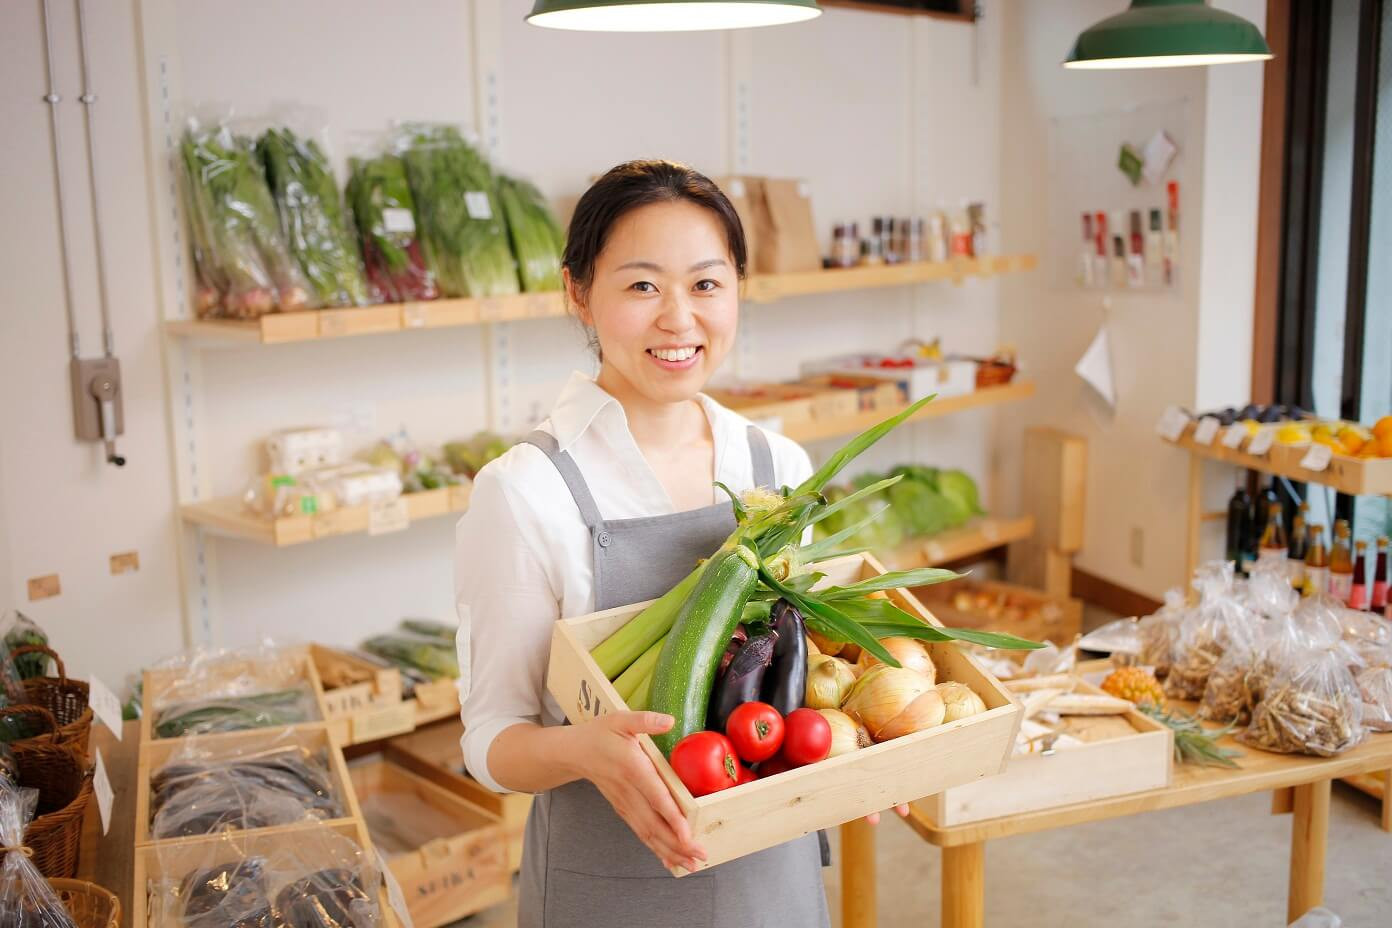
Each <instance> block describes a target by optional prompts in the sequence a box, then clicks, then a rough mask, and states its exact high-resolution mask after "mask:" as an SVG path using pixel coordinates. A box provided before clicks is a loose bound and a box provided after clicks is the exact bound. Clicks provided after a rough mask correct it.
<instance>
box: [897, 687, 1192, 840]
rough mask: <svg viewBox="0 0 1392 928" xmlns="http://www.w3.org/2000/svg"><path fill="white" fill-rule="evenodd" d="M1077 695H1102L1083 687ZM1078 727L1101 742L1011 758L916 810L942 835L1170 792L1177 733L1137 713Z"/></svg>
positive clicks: (1085, 722) (1091, 720)
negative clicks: (1000, 768) (972, 825)
mask: <svg viewBox="0 0 1392 928" xmlns="http://www.w3.org/2000/svg"><path fill="white" fill-rule="evenodd" d="M1078 692H1089V693H1101V692H1102V690H1100V689H1098V688H1097V687H1095V686H1092V685H1090V684H1087V683H1081V684H1080V685H1079V686H1078ZM1077 724H1078V726H1079V727H1078V729H1077V731H1078V732H1080V733H1082V732H1085V731H1088V732H1090V734H1091V735H1092V736H1093V737H1096V738H1097V739H1098V740H1095V741H1088V743H1086V744H1082V745H1078V746H1076V747H1069V748H1060V749H1058V750H1055V751H1054V752H1053V753H1052V754H1016V755H1014V756H1012V757H1011V758H1010V761H1009V763H1008V764H1007V765H1006V769H1005V772H1004V773H1002V774H1001V775H1000V776H998V777H992V778H991V779H990V780H988V781H985V782H978V783H967V784H964V785H962V786H954V787H952V788H950V789H946V790H943V791H942V792H941V793H939V794H938V795H936V796H930V797H929V798H927V799H925V800H923V801H922V802H920V803H918V804H917V805H918V807H919V808H920V809H922V810H926V811H927V813H928V815H929V816H930V817H931V818H932V820H933V822H934V824H936V825H938V826H939V827H944V828H946V827H949V826H953V825H965V824H967V823H969V822H979V821H983V820H985V819H991V818H999V817H1000V816H1003V815H1019V814H1023V813H1026V812H1037V811H1039V810H1041V809H1051V808H1054V807H1056V806H1066V805H1072V804H1073V803H1078V802H1091V801H1093V800H1098V799H1105V798H1108V797H1110V796H1123V795H1126V794H1127V793H1139V792H1143V791H1145V790H1151V789H1163V788H1164V787H1166V786H1169V785H1170V767H1171V757H1172V755H1173V752H1174V733H1173V732H1171V731H1170V729H1169V727H1168V726H1166V725H1162V724H1161V723H1159V722H1157V721H1155V720H1154V719H1152V718H1150V717H1149V716H1147V715H1145V714H1144V713H1141V712H1137V711H1135V710H1134V709H1133V710H1131V711H1130V712H1127V713H1126V714H1125V715H1123V716H1114V717H1101V718H1100V719H1099V718H1098V717H1092V718H1087V719H1082V718H1080V719H1078V720H1077ZM1109 725H1110V726H1113V727H1114V728H1115V729H1116V730H1115V731H1112V730H1110V729H1109V728H1108V726H1109Z"/></svg>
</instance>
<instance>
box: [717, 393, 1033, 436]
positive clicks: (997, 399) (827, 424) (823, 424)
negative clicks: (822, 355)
mask: <svg viewBox="0 0 1392 928" xmlns="http://www.w3.org/2000/svg"><path fill="white" fill-rule="evenodd" d="M1031 396H1034V382H1033V381H1030V380H1021V381H1015V382H1012V383H1008V384H1004V385H1002V386H999V387H982V388H980V389H979V390H975V391H973V392H971V393H964V394H962V395H961V396H945V397H942V398H941V399H936V400H933V402H931V403H929V404H928V405H927V406H925V407H923V408H922V409H920V410H919V411H918V412H916V413H914V414H913V416H912V417H911V418H910V419H909V420H908V421H909V422H918V421H921V420H923V419H936V418H938V417H940V416H950V415H952V414H954V413H959V412H967V411H969V410H972V409H981V408H984V407H987V406H999V405H1000V404H1002V403H1014V402H1018V401H1019V400H1023V399H1026V398H1028V397H1031ZM902 408H903V407H899V409H902ZM898 411H899V410H898V409H872V410H869V411H868V412H862V413H858V414H856V415H854V416H846V417H844V418H837V419H810V420H807V421H802V422H796V423H791V424H789V425H788V427H787V428H785V429H784V431H783V433H784V434H785V435H787V436H788V437H789V438H791V439H793V440H794V441H796V442H808V441H821V440H823V439H828V438H840V437H844V436H846V435H856V434H859V433H860V432H863V431H865V430H866V429H868V428H870V427H871V426H872V425H875V424H876V423H878V422H881V421H883V420H884V419H887V418H889V417H890V416H892V415H894V414H895V413H896V412H898ZM740 412H741V413H742V414H744V415H745V416H748V417H749V418H751V419H757V418H759V409H758V407H751V408H749V409H742V410H740Z"/></svg>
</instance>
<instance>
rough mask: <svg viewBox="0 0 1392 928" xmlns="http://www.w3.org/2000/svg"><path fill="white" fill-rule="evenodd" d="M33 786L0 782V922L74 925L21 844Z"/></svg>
mask: <svg viewBox="0 0 1392 928" xmlns="http://www.w3.org/2000/svg"><path fill="white" fill-rule="evenodd" d="M37 800H38V793H37V791H36V790H17V789H10V788H8V787H5V786H0V846H2V847H7V848H15V850H10V851H0V854H2V855H3V857H4V860H3V862H0V925H5V926H6V928H77V925H76V923H74V921H73V919H72V916H70V915H69V914H68V912H67V910H66V909H65V908H63V903H62V902H61V901H59V899H58V895H57V894H56V893H55V892H54V891H53V887H51V886H49V885H48V881H47V880H45V879H44V878H43V876H42V875H41V874H40V873H39V871H38V868H36V867H35V866H34V864H33V862H32V861H30V859H29V855H28V854H25V853H23V852H22V851H20V850H18V848H20V847H22V846H23V844H24V826H25V823H26V822H28V821H29V819H30V818H31V817H32V816H33V813H34V806H35V805H36V803H37Z"/></svg>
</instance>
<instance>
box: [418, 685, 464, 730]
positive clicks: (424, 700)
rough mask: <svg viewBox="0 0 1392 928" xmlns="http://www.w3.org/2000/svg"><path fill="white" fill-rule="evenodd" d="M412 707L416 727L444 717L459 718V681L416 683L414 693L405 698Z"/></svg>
mask: <svg viewBox="0 0 1392 928" xmlns="http://www.w3.org/2000/svg"><path fill="white" fill-rule="evenodd" d="M407 703H408V704H410V705H411V706H413V707H414V710H415V714H416V727H417V728H419V727H420V726H422V725H429V724H430V723H432V722H439V721H442V720H444V719H450V718H455V719H457V718H459V681H458V680H453V679H445V680H431V681H430V682H429V683H417V684H416V689H415V694H414V695H413V696H412V697H411V698H410V699H408V700H407Z"/></svg>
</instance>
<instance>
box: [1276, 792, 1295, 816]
mask: <svg viewBox="0 0 1392 928" xmlns="http://www.w3.org/2000/svg"><path fill="white" fill-rule="evenodd" d="M1294 809H1295V787H1293V786H1283V787H1281V788H1280V789H1273V790H1272V791H1271V814H1272V815H1285V814H1287V813H1289V812H1292V811H1294Z"/></svg>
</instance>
